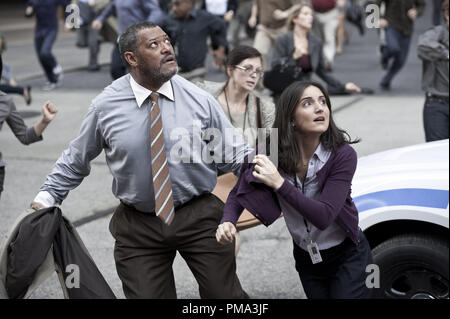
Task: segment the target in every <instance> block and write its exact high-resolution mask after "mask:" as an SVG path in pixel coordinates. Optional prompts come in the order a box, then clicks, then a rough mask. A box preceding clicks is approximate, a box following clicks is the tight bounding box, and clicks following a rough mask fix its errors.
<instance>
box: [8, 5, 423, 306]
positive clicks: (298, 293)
mask: <svg viewBox="0 0 450 319" xmlns="http://www.w3.org/2000/svg"><path fill="white" fill-rule="evenodd" d="M430 9H431V8H430V6H428V8H427V10H426V12H425V14H424V16H422V17H420V18H419V19H418V21H417V23H416V31H415V33H414V36H413V40H412V43H411V49H410V53H409V58H408V62H407V65H406V66H405V67H404V69H403V70H402V71H401V73H400V74H399V75H398V76H397V77H396V78H395V80H394V82H393V85H392V91H391V92H388V93H386V92H382V91H380V90H379V89H378V83H379V81H380V79H381V77H382V75H383V71H382V70H381V68H380V65H379V53H378V39H377V32H376V30H374V29H370V30H369V29H367V30H366V34H365V36H364V37H361V36H360V35H359V34H358V32H357V30H356V29H355V28H354V27H352V26H348V29H349V31H350V33H351V38H350V42H349V44H348V45H347V46H346V47H345V49H344V53H343V54H342V55H339V56H337V57H336V62H335V67H334V71H333V75H334V76H336V77H337V78H339V79H340V80H341V81H344V82H346V81H352V82H355V83H357V84H358V85H360V86H363V87H369V88H372V89H374V90H375V91H376V92H375V94H374V95H357V96H340V97H333V98H332V107H333V109H334V111H335V114H334V116H335V120H336V122H337V124H338V126H340V127H341V128H343V129H345V130H347V131H348V132H349V134H350V135H351V136H352V137H359V138H361V142H360V143H359V144H356V145H355V146H354V147H355V149H356V151H357V153H358V156H359V157H361V156H364V155H368V154H372V153H375V152H378V151H382V150H387V149H391V148H395V147H401V146H407V145H413V144H417V143H422V142H424V133H423V124H422V107H423V102H424V97H423V93H422V91H421V87H420V78H421V63H420V60H419V59H418V58H417V53H416V52H417V51H416V46H417V36H418V34H420V33H422V32H423V31H425V29H427V28H428V27H430V26H431V10H430ZM8 10H9V9H8ZM6 11H7V9H6V8H5V7H1V6H0V30H2V29H3V30H6V31H4V32H5V34H6V36H7V37H8V36H9V37H8V39H10V41H9V47H8V51H7V52H6V53H5V54H4V56H3V59H4V63H8V64H10V65H12V66H13V67H14V70H15V75H16V77H17V79H18V80H19V82H20V83H21V84H22V85H32V86H33V91H32V93H33V103H32V105H31V106H26V105H25V103H24V101H23V99H22V98H21V97H19V96H15V97H14V100H15V102H16V105H17V107H18V109H19V110H20V112H21V113H22V114H23V115H24V117H25V118H26V123H27V124H28V125H33V124H34V123H35V122H36V121H37V120H38V119H39V114H40V107H41V106H42V104H43V103H44V102H45V101H46V100H51V101H52V102H53V103H54V104H55V105H56V106H57V107H58V109H59V112H58V115H57V117H56V119H55V121H54V122H53V123H51V125H50V126H49V127H48V129H47V130H46V131H45V133H44V141H43V142H40V143H35V144H32V145H30V146H23V145H20V143H19V142H18V141H17V140H16V139H15V137H14V135H13V134H12V132H11V130H10V129H9V127H7V125H4V126H3V129H2V131H1V133H0V149H1V151H2V153H3V156H4V160H5V162H6V163H7V168H6V179H5V191H4V192H3V194H2V198H1V200H0V236H1V237H0V238H2V237H3V236H5V234H6V233H7V232H8V230H9V227H10V226H11V225H12V224H13V222H14V220H15V218H16V217H17V216H18V215H19V214H20V213H22V212H23V211H24V210H25V209H26V208H27V207H28V205H29V203H30V202H31V201H32V199H33V198H34V196H35V195H36V194H37V192H38V190H39V187H40V186H41V184H42V183H43V181H44V180H45V176H46V175H47V174H48V173H49V172H50V171H51V169H52V166H53V164H54V162H55V161H56V159H57V158H58V157H59V156H60V154H61V152H62V151H63V150H64V149H65V148H66V147H67V145H68V143H69V142H70V141H71V140H72V139H73V138H74V137H75V136H76V135H77V133H78V130H79V127H80V123H81V121H82V119H83V117H84V115H85V113H86V110H87V108H88V107H89V105H90V101H91V100H92V99H93V98H94V97H95V96H96V95H98V94H99V93H100V92H101V90H102V89H103V88H104V87H105V86H107V85H108V84H109V83H110V82H111V79H110V77H109V69H108V65H107V63H108V60H109V56H110V51H111V48H112V45H111V44H103V45H102V51H101V55H100V62H101V63H102V64H103V67H102V69H101V70H100V71H99V72H88V71H87V70H86V69H85V66H86V64H87V51H86V50H83V49H78V48H76V47H75V45H74V42H75V34H74V33H72V32H66V31H62V30H61V32H60V34H59V37H58V41H57V43H56V45H55V50H54V52H55V54H56V56H57V57H58V59H59V60H60V63H61V64H62V66H63V68H64V70H65V71H66V72H65V75H64V83H63V86H62V87H61V88H59V89H57V90H54V91H51V92H44V91H42V90H41V89H40V87H41V86H42V85H43V83H44V79H43V77H42V71H41V69H40V67H39V65H38V62H37V59H36V56H35V53H34V49H33V43H32V27H33V25H32V22H30V21H29V20H24V19H23V18H22V16H21V15H20V14H19V13H20V12H19V10H18V9H17V8H14V10H12V9H11V10H10V12H6ZM209 59H210V58H209ZM210 64H211V63H210V60H209V62H208V65H209V66H210ZM207 78H208V79H210V80H213V81H222V80H223V79H224V75H223V74H222V73H220V72H219V71H217V70H213V69H212V68H211V67H210V73H209V74H208V77H207ZM91 166H92V167H91V174H90V175H89V176H88V177H87V178H85V180H84V181H83V183H82V184H81V185H80V186H79V187H78V188H76V189H75V190H73V191H71V192H70V195H69V196H68V198H67V199H66V200H65V201H64V203H63V204H62V206H61V208H62V211H63V213H64V214H65V215H66V216H67V217H68V218H69V219H70V220H71V221H73V222H75V223H77V225H78V228H77V230H78V232H79V233H80V235H81V238H82V239H83V241H84V243H85V244H86V246H87V248H88V250H89V251H90V253H91V255H92V257H93V258H94V260H95V262H96V263H97V265H98V267H99V269H100V271H101V272H102V274H103V275H104V277H105V278H106V280H107V281H108V283H109V284H110V286H111V288H112V289H113V291H114V293H115V294H116V296H117V297H119V298H123V297H124V295H123V292H122V288H121V283H120V280H119V278H118V276H117V272H116V269H115V264H114V259H113V246H114V240H113V238H112V236H111V234H110V233H109V230H108V224H109V221H110V218H111V212H112V210H113V209H114V207H116V206H117V205H118V200H117V199H116V198H114V196H113V195H112V193H111V181H112V178H111V175H110V173H109V169H108V167H107V165H106V163H105V159H104V154H103V153H102V154H101V155H100V156H98V158H96V159H95V160H94V161H93V162H92V165H91ZM241 236H242V245H241V250H240V252H239V254H238V256H237V266H238V270H237V272H238V276H239V278H240V280H241V283H242V286H243V287H244V289H245V290H246V291H247V293H248V294H249V295H250V296H251V297H252V298H268V299H278V298H294V299H295V298H305V295H304V292H303V290H302V288H301V283H300V280H299V277H298V274H297V272H296V271H295V268H294V260H293V257H292V241H291V237H290V235H289V233H288V231H287V229H286V226H285V224H284V220H282V219H279V220H278V221H277V222H275V223H274V224H273V225H271V226H270V227H269V228H267V229H266V227H264V226H257V227H255V228H252V229H248V230H245V231H243V232H242V235H241ZM174 273H175V281H176V287H177V293H178V297H179V298H194V299H195V298H199V294H198V286H197V284H196V282H195V279H194V277H193V276H192V274H191V272H190V270H189V268H188V267H187V265H186V263H185V262H184V260H183V259H182V258H180V256H179V255H177V257H176V259H175V262H174ZM62 297H63V296H62V292H61V289H60V288H59V283H58V282H57V278H56V275H54V276H53V277H52V278H50V279H49V280H48V281H47V282H46V283H45V284H43V285H42V286H41V287H40V288H39V289H38V290H36V292H35V293H34V294H33V296H32V298H62Z"/></svg>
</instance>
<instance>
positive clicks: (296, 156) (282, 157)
mask: <svg viewBox="0 0 450 319" xmlns="http://www.w3.org/2000/svg"><path fill="white" fill-rule="evenodd" d="M309 86H315V87H317V88H318V89H319V90H321V91H322V93H323V95H324V96H325V100H326V102H327V106H328V109H329V110H330V120H329V126H328V129H327V130H326V131H325V132H324V133H323V134H322V135H321V136H320V142H321V143H322V145H323V146H324V147H325V149H327V150H330V151H334V150H336V149H337V148H338V147H340V146H342V145H344V144H353V143H358V142H359V139H357V140H351V138H350V135H349V134H348V133H347V132H345V131H344V130H341V129H340V128H338V127H337V126H336V123H335V122H334V120H333V116H332V112H331V101H330V96H329V95H328V92H327V90H326V89H325V88H324V87H323V86H322V85H321V84H319V83H317V82H313V81H297V82H294V83H292V84H291V85H289V86H288V87H287V88H286V89H285V90H284V91H283V93H282V94H281V96H280V98H279V100H278V102H277V106H276V114H275V122H274V123H273V127H274V128H277V129H278V163H279V164H278V165H279V167H280V168H281V169H282V170H283V171H284V172H286V173H288V174H295V173H296V171H297V167H298V163H299V161H300V159H301V151H300V148H299V146H298V142H297V138H296V134H295V130H294V127H292V121H293V120H294V116H295V110H296V109H297V107H298V105H299V104H300V99H301V97H302V95H303V92H304V91H305V89H306V88H307V87H309Z"/></svg>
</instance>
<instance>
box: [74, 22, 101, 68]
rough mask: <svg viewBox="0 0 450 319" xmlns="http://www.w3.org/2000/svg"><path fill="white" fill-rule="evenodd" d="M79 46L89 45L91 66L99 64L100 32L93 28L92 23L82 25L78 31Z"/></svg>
mask: <svg viewBox="0 0 450 319" xmlns="http://www.w3.org/2000/svg"><path fill="white" fill-rule="evenodd" d="M77 46H79V47H82V48H84V47H89V66H90V67H96V66H98V54H99V52H100V33H99V31H98V30H95V29H93V28H92V26H91V24H90V23H88V24H85V25H82V26H80V28H79V29H78V31H77Z"/></svg>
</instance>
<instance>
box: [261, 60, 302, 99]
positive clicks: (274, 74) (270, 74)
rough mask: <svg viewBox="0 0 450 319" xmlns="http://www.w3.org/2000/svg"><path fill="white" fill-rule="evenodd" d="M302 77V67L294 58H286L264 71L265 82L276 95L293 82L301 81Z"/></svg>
mask: <svg viewBox="0 0 450 319" xmlns="http://www.w3.org/2000/svg"><path fill="white" fill-rule="evenodd" d="M302 78H303V72H302V68H301V67H300V66H298V65H297V63H296V62H295V61H294V60H287V59H284V60H282V61H280V62H279V63H277V64H276V65H275V66H274V67H273V68H272V69H271V70H269V71H266V72H264V78H263V84H264V86H265V87H266V88H268V89H269V90H271V91H272V92H273V93H274V94H275V95H279V94H281V93H282V92H283V90H284V89H285V88H287V87H288V86H289V85H290V84H291V83H293V82H295V81H301V80H302Z"/></svg>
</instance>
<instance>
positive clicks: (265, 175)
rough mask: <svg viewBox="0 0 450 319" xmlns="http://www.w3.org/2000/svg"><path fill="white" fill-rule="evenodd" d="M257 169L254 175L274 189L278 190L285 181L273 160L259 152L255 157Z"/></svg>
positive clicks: (254, 162)
mask: <svg viewBox="0 0 450 319" xmlns="http://www.w3.org/2000/svg"><path fill="white" fill-rule="evenodd" d="M252 163H253V164H255V169H254V171H253V176H254V177H256V178H257V179H259V180H260V181H261V182H263V183H264V184H266V185H267V186H269V187H272V188H273V189H274V190H278V189H279V188H280V187H281V185H283V183H284V178H283V177H281V175H280V173H278V169H277V168H276V167H275V165H274V164H273V163H272V161H271V160H270V159H269V158H268V157H267V156H266V155H261V154H258V155H256V156H255V158H254V159H253V162H252Z"/></svg>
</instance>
